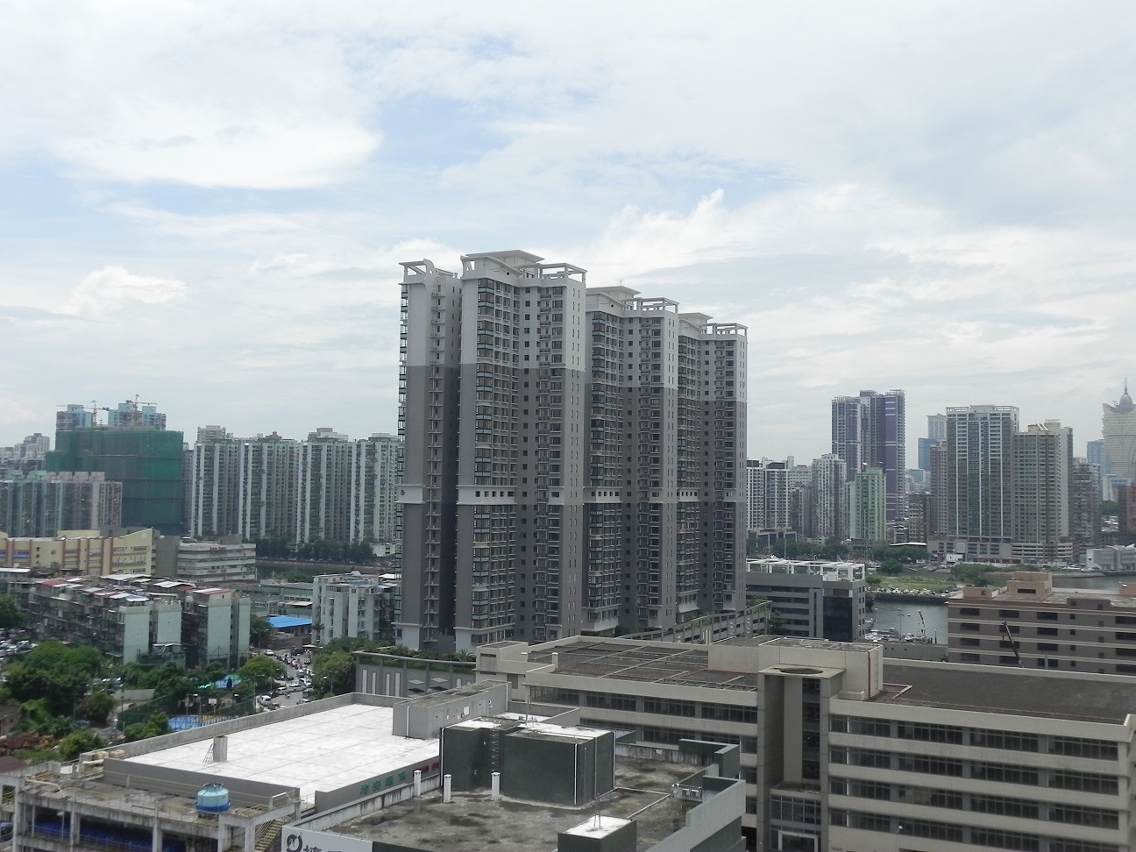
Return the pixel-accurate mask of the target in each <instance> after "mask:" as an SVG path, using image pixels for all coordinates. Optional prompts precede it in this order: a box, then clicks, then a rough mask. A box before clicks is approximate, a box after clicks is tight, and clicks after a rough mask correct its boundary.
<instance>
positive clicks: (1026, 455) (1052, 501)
mask: <svg viewBox="0 0 1136 852" xmlns="http://www.w3.org/2000/svg"><path fill="white" fill-rule="evenodd" d="M1012 446H1013V482H1012V487H1011V493H1012V504H1011V505H1012V512H1013V517H1012V527H1011V529H1012V532H1013V541H1012V543H1011V546H1010V554H1011V556H1012V557H1013V558H1014V559H1015V560H1016V561H1020V562H1033V563H1041V562H1057V561H1062V562H1068V561H1070V560H1072V558H1073V556H1074V555H1075V546H1074V543H1073V536H1072V523H1071V520H1072V497H1073V430H1072V429H1070V428H1068V427H1067V426H1062V425H1061V424H1060V423H1059V422H1058V421H1056V420H1049V421H1046V422H1045V423H1034V424H1030V426H1028V427H1027V428H1026V431H1024V432H1019V433H1017V434H1016V435H1014V437H1013V442H1012Z"/></svg>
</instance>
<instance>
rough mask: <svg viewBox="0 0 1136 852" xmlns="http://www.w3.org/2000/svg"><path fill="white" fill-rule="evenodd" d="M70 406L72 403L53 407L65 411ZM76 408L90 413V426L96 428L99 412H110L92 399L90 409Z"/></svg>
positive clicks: (80, 406)
mask: <svg viewBox="0 0 1136 852" xmlns="http://www.w3.org/2000/svg"><path fill="white" fill-rule="evenodd" d="M72 405H74V403H63V404H62V405H57V406H55V407H56V408H60V409H63V410H65V411H66V410H67V409H70V408H71V406H72ZM76 407H77V408H79V409H81V410H82V411H84V412H87V411H90V413H91V425H92V426H98V425H99V412H100V411H106V412H109V411H110V409H109V408H108V407H107V406H105V405H99V404H98V402H97V401H96V400H93V399H92V400H91V407H90V408H89V409H88V408H87V407H85V406H83V405H78V406H76ZM56 422H58V418H56Z"/></svg>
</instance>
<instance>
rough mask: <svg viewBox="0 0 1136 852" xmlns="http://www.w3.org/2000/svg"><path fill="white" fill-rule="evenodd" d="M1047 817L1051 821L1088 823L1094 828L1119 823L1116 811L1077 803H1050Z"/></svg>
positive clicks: (1109, 826) (1076, 823) (1111, 826)
mask: <svg viewBox="0 0 1136 852" xmlns="http://www.w3.org/2000/svg"><path fill="white" fill-rule="evenodd" d="M1049 819H1050V820H1051V821H1053V822H1067V823H1071V824H1072V825H1090V826H1093V827H1095V828H1118V827H1119V825H1120V816H1119V815H1118V814H1117V812H1116V811H1106V810H1104V809H1103V808H1087V807H1081V806H1079V805H1064V804H1060V805H1050V807H1049Z"/></svg>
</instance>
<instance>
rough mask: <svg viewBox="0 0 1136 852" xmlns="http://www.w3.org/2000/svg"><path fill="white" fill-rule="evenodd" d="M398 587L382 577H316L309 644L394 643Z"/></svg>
mask: <svg viewBox="0 0 1136 852" xmlns="http://www.w3.org/2000/svg"><path fill="white" fill-rule="evenodd" d="M398 607H399V585H398V583H397V582H394V581H393V579H392V578H390V577H388V576H385V575H382V576H376V575H373V574H361V573H359V572H358V571H353V572H352V573H350V574H320V575H318V576H317V577H315V578H314V581H313V585H312V641H313V642H315V644H317V645H326V644H327V643H328V642H330V641H331V640H332V639H339V638H340V637H342V636H349V637H351V638H352V639H395V638H397V636H396V633H395V627H394V625H395V622H396V620H397V616H398Z"/></svg>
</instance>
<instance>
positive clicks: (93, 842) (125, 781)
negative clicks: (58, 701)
mask: <svg viewBox="0 0 1136 852" xmlns="http://www.w3.org/2000/svg"><path fill="white" fill-rule="evenodd" d="M508 696H509V687H508V686H507V685H506V684H503V683H493V682H487V683H483V684H476V685H471V686H468V687H464V688H462V689H460V690H454V691H452V692H448V693H441V694H433V695H430V696H426V697H423V698H421V699H417V700H411V701H406V700H400V699H393V698H382V697H373V696H362V695H358V694H355V695H343V696H338V697H336V698H331V699H327V700H324V701H319V702H313V703H312V704H308V705H302V706H297V707H292V708H286V709H283V710H279V711H276V712H274V713H262V714H258V715H256V716H252V717H244V718H241V719H237V720H232V721H226V722H220V723H217V724H214V725H210V726H208V727H204V728H196V729H190V730H186V731H181V732H178V733H175V734H169V735H166V736H163V737H156V738H153V739H148V740H141V741H138V742H133V743H125V744H123V745H122V746H121V747H119V748H116V749H114V750H110V751H99V752H90V753H88V754H85V755H83V756H82V758H81V759H80V760H79V761H78V762H77V763H76V764H72V765H66V766H63V765H60V764H41V765H39V766H36V767H35V768H34V770H30V771H29V770H17V771H10V772H7V773H3V774H0V784H2V785H3V792H4V795H3V796H0V819H4V820H9V821H10V823H11V828H12V846H13V848H14V849H16V850H19V852H60V850H61V849H63V848H67V849H71V850H76V852H87V850H90V852H98V850H106V849H122V850H132V849H142V848H146V849H154V850H163V852H208V850H228V852H280V850H281V849H283V850H284V852H299V850H310V852H314V851H315V850H316V849H334V850H344V852H379V850H382V852H394V850H407V852H410V851H411V850H414V851H415V852H425V850H438V852H467V850H469V852H473V850H476V852H480V850H483V849H488V848H492V849H495V850H499V852H530V850H534V849H538V850H544V849H556V850H558V852H582V850H595V852H601V850H602V852H678V850H691V849H697V850H699V852H741V850H742V849H744V841H743V838H742V836H741V829H740V823H741V817H742V812H743V806H744V796H743V784H742V782H741V781H740V779H739V777H738V753H737V751H738V750H737V747H736V746H729V745H723V744H720V743H712V742H701V741H700V742H690V743H684V744H683V746H682V748H681V749H674V750H668V751H667V752H665V753H663V752H656V750H654V749H638V750H636V749H631V748H627V747H624V746H621V745H617V744H616V735H615V734H614V733H613V732H612V731H610V730H608V729H595V728H589V727H583V726H580V725H579V724H578V719H579V715H580V713H579V710H577V709H575V708H563V707H559V708H551V707H550V708H542V711H543V712H542V713H541V714H540V715H539V716H536V717H534V716H529V717H526V718H522V717H521V716H519V715H517V714H515V713H511V712H509V709H508V702H509V697H508ZM530 709H531V708H530ZM317 740H318V742H317Z"/></svg>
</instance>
